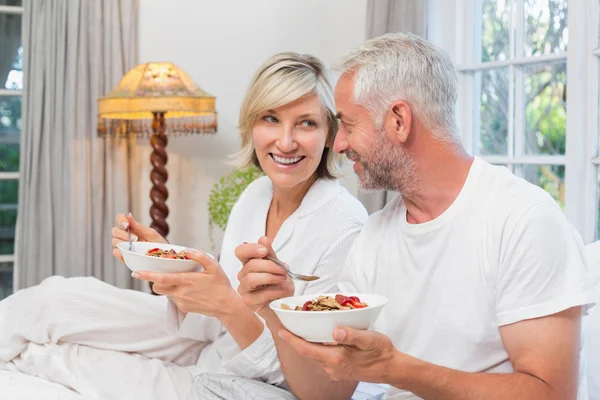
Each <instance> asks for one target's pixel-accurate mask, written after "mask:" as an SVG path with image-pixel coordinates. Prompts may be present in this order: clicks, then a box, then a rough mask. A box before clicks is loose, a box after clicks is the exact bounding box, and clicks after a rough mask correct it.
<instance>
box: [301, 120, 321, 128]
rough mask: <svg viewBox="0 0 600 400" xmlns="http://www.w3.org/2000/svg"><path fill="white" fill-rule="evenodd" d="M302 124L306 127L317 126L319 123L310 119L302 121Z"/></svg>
mask: <svg viewBox="0 0 600 400" xmlns="http://www.w3.org/2000/svg"><path fill="white" fill-rule="evenodd" d="M300 124H301V125H302V126H303V127H305V128H314V127H315V126H317V124H316V123H315V122H314V121H311V120H308V119H307V120H304V121H302V122H301V123H300Z"/></svg>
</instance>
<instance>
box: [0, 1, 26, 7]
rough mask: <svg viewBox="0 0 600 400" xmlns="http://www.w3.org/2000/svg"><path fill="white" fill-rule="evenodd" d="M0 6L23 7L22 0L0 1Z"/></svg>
mask: <svg viewBox="0 0 600 400" xmlns="http://www.w3.org/2000/svg"><path fill="white" fill-rule="evenodd" d="M0 6H14V7H23V0H0Z"/></svg>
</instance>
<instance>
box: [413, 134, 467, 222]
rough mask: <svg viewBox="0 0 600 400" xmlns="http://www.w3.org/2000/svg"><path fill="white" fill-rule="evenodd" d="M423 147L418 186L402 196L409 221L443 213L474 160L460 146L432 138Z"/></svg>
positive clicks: (464, 179)
mask: <svg viewBox="0 0 600 400" xmlns="http://www.w3.org/2000/svg"><path fill="white" fill-rule="evenodd" d="M425 147H426V150H424V152H422V154H420V155H419V158H418V159H419V162H418V165H417V168H418V172H417V174H418V176H419V183H418V184H419V187H418V188H417V190H415V192H414V193H411V194H408V195H403V196H402V197H403V200H404V203H405V204H406V209H407V213H406V219H407V221H408V223H410V224H422V223H424V222H428V221H431V220H433V219H435V218H437V217H439V216H440V215H442V214H443V213H444V211H446V210H447V209H448V208H449V207H450V206H451V205H452V203H454V200H456V198H457V197H458V195H459V193H460V191H461V190H462V188H463V186H464V184H465V182H466V180H467V176H468V175H469V171H470V169H471V165H472V164H473V160H474V159H473V157H472V156H470V155H469V154H467V153H466V152H465V151H464V149H462V147H461V146H459V145H448V144H444V143H440V142H437V141H434V143H433V144H429V145H428V146H425ZM423 153H426V154H423Z"/></svg>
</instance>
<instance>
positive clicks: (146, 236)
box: [110, 213, 169, 263]
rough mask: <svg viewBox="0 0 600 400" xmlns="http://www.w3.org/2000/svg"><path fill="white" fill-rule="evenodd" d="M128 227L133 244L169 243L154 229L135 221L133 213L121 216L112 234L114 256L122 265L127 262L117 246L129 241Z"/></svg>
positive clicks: (118, 217) (117, 219) (118, 216)
mask: <svg viewBox="0 0 600 400" xmlns="http://www.w3.org/2000/svg"><path fill="white" fill-rule="evenodd" d="M127 227H130V231H131V240H132V241H133V242H154V243H169V242H167V240H166V239H165V238H163V237H162V236H160V234H159V233H158V232H156V231H155V230H154V229H152V228H150V227H147V226H145V225H142V224H140V223H139V222H137V221H136V220H135V219H133V216H132V215H131V213H129V214H127V215H124V214H119V215H117V218H116V226H114V227H113V228H112V229H111V231H110V233H111V235H112V246H113V247H114V248H113V256H115V258H116V259H117V260H119V261H121V262H122V263H125V261H123V254H121V250H119V248H118V247H117V244H119V243H121V242H127V241H129V239H128V238H127Z"/></svg>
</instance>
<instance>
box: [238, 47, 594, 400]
mask: <svg viewBox="0 0 600 400" xmlns="http://www.w3.org/2000/svg"><path fill="white" fill-rule="evenodd" d="M342 69H343V72H342V75H341V77H340V79H339V81H338V84H337V86H336V91H335V99H336V106H337V109H338V116H339V119H340V122H341V127H340V130H339V132H338V134H337V137H336V139H335V143H334V150H335V151H338V152H343V153H346V155H347V156H348V158H349V159H350V160H352V161H353V162H354V171H355V172H356V173H357V175H358V176H359V180H360V184H361V186H362V187H363V188H366V189H388V190H396V191H398V192H399V193H400V194H401V196H400V197H398V198H397V199H396V200H394V201H392V202H391V203H389V204H388V205H387V206H386V207H385V208H384V209H383V210H381V211H380V212H378V213H376V214H374V215H372V216H371V217H370V218H369V220H368V222H367V224H366V225H365V227H364V229H363V231H362V232H361V234H360V235H359V236H358V238H357V239H356V241H355V243H354V246H353V249H352V250H351V251H350V254H349V255H348V259H347V263H346V266H345V269H344V272H343V273H342V277H341V278H340V282H339V288H338V290H339V291H340V292H341V293H344V292H359V293H361V292H366V293H378V294H381V295H383V296H386V297H387V298H388V300H389V303H388V304H387V306H386V307H385V308H384V310H383V312H382V314H381V316H380V317H379V319H378V321H377V323H376V324H375V326H374V327H373V330H374V331H358V330H354V329H350V328H344V327H340V328H337V329H336V330H335V331H334V338H335V339H336V341H337V342H338V344H339V345H337V346H331V345H322V344H315V343H308V342H306V341H304V340H302V339H300V338H298V337H295V336H294V335H292V334H291V333H290V332H288V331H286V330H285V329H283V326H282V325H281V323H280V322H279V321H278V320H277V318H276V317H274V315H273V314H272V312H271V311H270V310H269V308H268V306H267V305H268V303H269V302H270V301H272V300H274V299H276V298H280V297H282V296H287V295H290V293H293V291H292V290H291V289H290V286H291V281H289V279H285V278H283V277H282V272H281V269H280V268H279V267H277V266H275V265H274V264H272V263H271V262H270V261H267V260H264V259H262V255H261V253H259V251H263V252H264V251H266V250H268V251H269V252H271V254H272V255H274V254H273V252H272V249H271V248H270V242H269V240H268V239H266V238H261V239H260V240H259V243H258V244H246V245H242V246H240V247H238V249H237V250H236V253H237V255H238V258H240V260H241V261H242V262H243V263H244V268H243V270H242V271H241V272H240V274H239V277H240V282H241V283H240V287H239V289H238V291H239V292H240V294H241V295H242V296H243V297H244V299H245V301H246V303H247V304H249V305H250V306H251V307H253V308H254V310H255V311H256V312H258V313H259V315H261V316H262V317H263V318H264V319H265V321H266V323H267V326H268V327H269V329H270V330H271V331H272V333H273V336H274V338H275V339H276V345H277V350H278V352H279V357H280V360H281V364H282V368H283V371H284V373H285V375H286V378H287V381H288V384H289V386H290V388H291V389H292V391H293V392H294V393H295V394H296V395H297V396H298V397H299V398H301V399H311V400H312V399H344V398H345V399H347V398H350V396H351V394H352V392H353V390H354V389H355V387H356V384H357V382H358V381H368V382H381V383H387V384H390V385H391V386H392V389H391V391H390V393H389V396H388V398H389V399H418V398H422V399H428V400H446V399H447V400H454V399H473V400H475V399H477V400H479V399H480V400H494V399H511V400H517V399H523V400H535V399H540V400H542V399H543V400H568V399H576V398H578V397H577V396H578V393H579V398H580V399H581V398H587V397H586V388H585V384H586V382H585V374H584V373H585V371H581V374H578V372H579V359H580V351H581V349H580V335H581V333H580V326H581V317H582V314H583V313H585V312H586V311H587V308H589V307H590V306H591V305H592V304H593V299H594V297H593V295H592V292H591V285H590V283H586V273H587V271H586V267H585V263H584V261H583V252H582V249H583V244H582V241H581V238H580V237H579V236H578V235H577V233H576V232H575V231H574V229H573V228H572V227H571V226H570V225H569V223H568V222H567V220H566V218H565V217H564V215H563V213H562V211H561V209H560V208H559V207H558V205H557V204H556V203H555V202H554V200H553V199H552V198H551V197H550V196H549V195H548V194H546V193H545V192H544V191H543V190H541V189H539V188H538V187H536V186H534V185H531V184H529V183H527V182H526V181H524V180H522V179H519V178H517V177H515V176H514V175H512V174H511V173H510V172H509V171H508V170H507V169H505V168H503V167H497V166H492V165H490V164H488V163H486V162H484V161H483V160H481V159H479V158H474V157H472V156H470V155H468V154H467V153H466V152H465V151H464V149H463V148H462V146H461V145H460V144H459V142H458V139H457V128H456V116H455V104H456V98H457V90H456V85H457V83H456V81H457V78H456V73H455V70H454V67H453V65H452V62H451V60H450V59H449V57H448V55H447V54H446V53H445V52H443V51H442V50H440V49H438V48H436V47H435V46H433V45H432V44H430V43H428V42H427V41H425V40H423V39H420V38H418V37H416V36H414V35H398V36H392V35H385V36H382V37H379V38H375V39H373V40H370V41H368V42H366V43H365V44H364V45H362V46H361V47H360V48H358V49H356V50H354V51H352V52H351V53H350V54H348V55H347V57H346V58H345V59H344V61H343V63H342ZM265 248H266V249H265ZM263 254H264V253H263ZM588 285H589V286H588ZM317 366H318V367H317Z"/></svg>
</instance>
